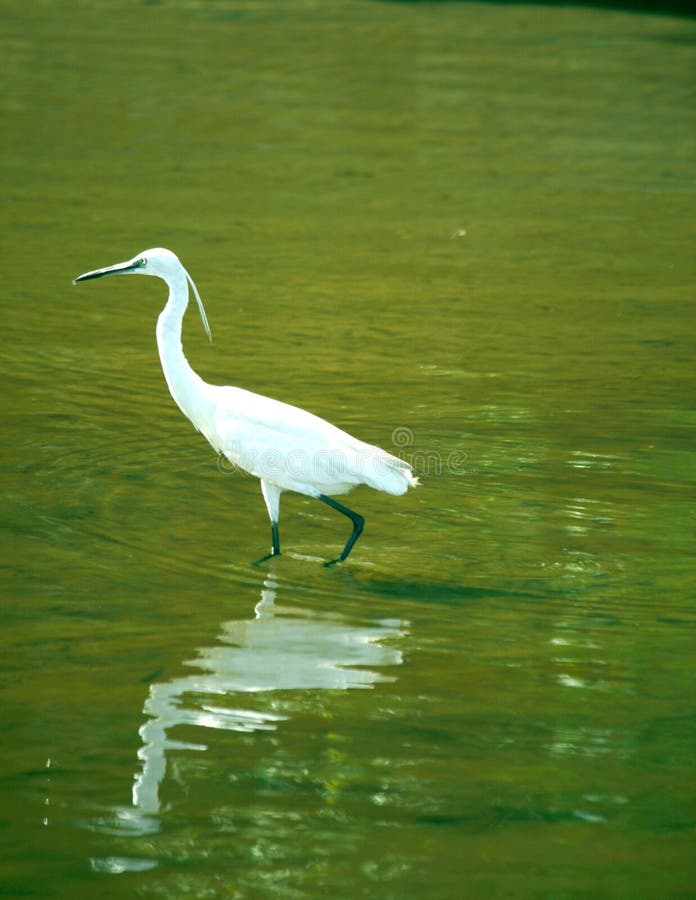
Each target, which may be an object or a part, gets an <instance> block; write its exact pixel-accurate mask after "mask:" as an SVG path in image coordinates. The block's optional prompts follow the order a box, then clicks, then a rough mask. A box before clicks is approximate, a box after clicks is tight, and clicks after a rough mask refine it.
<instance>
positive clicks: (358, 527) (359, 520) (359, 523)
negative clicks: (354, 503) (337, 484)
mask: <svg viewBox="0 0 696 900" xmlns="http://www.w3.org/2000/svg"><path fill="white" fill-rule="evenodd" d="M319 499H320V500H322V501H323V502H324V503H326V504H327V505H328V506H330V507H331V508H332V509H335V510H338V512H340V513H343V515H344V516H348V518H349V519H350V520H351V522H352V523H353V533H352V534H351V536H350V537H349V538H348V541H347V542H346V546H345V547H344V548H343V553H341V555H340V556H339V557H337V558H336V559H332V560H331V562H329V563H327V564H326V565H327V566H332V565H333V564H334V563H337V562H343V560H344V559H346V558H347V556H348V554H349V553H350V551H351V550H352V549H353V544H354V543H355V542H356V541H357V539H358V538H359V537H360V535H361V534H362V530H363V528H364V527H365V519H363V517H362V516H361V515H360V514H359V513H356V512H353V510H352V509H348V507H347V506H344V505H343V504H342V503H337V502H336V501H335V500H332V499H331V497H327V496H326V495H325V494H319Z"/></svg>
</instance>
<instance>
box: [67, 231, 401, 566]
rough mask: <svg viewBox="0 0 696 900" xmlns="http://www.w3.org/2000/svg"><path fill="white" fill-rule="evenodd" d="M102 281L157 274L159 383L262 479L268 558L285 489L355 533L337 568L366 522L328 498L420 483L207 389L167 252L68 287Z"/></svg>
mask: <svg viewBox="0 0 696 900" xmlns="http://www.w3.org/2000/svg"><path fill="white" fill-rule="evenodd" d="M104 275H156V276H157V277H159V278H162V279H163V280H164V281H165V282H166V283H167V285H168V287H169V299H168V301H167V305H166V306H165V307H164V309H163V310H162V312H161V313H160V316H159V319H158V320H157V346H158V348H159V354H160V360H161V362H162V368H163V370H164V377H165V378H166V379H167V384H168V385H169V390H170V392H171V395H172V397H173V398H174V400H175V401H176V403H177V405H178V406H179V408H180V409H181V411H182V412H183V413H184V415H186V416H188V418H189V419H190V420H191V421H192V422H193V424H194V426H195V427H196V429H197V430H198V431H200V432H202V433H203V434H204V435H205V437H206V438H207V439H208V441H209V442H210V443H211V444H212V446H213V448H214V449H215V450H216V451H217V452H218V453H222V454H224V456H225V457H227V459H228V460H230V462H231V463H233V465H235V466H239V468H241V469H244V470H245V471H246V472H249V473H250V474H252V475H255V476H256V477H257V478H260V479H261V491H262V493H263V498H264V500H265V501H266V508H267V509H268V515H269V517H270V519H271V533H272V539H273V544H272V547H271V552H270V554H269V555H268V556H276V555H278V554H279V553H280V539H279V536H278V517H279V510H280V495H281V493H282V492H283V491H285V490H290V491H297V492H298V493H300V494H306V495H307V496H309V497H316V498H317V499H318V500H322V501H323V502H324V503H326V504H328V505H329V506H331V507H332V508H333V509H335V510H337V511H338V512H341V513H343V514H344V515H345V516H348V518H349V519H350V520H351V521H352V523H353V531H352V533H351V535H350V537H349V538H348V541H347V542H346V545H345V547H344V548H343V552H342V553H341V554H340V556H339V557H338V559H336V560H333V562H339V561H341V560H344V559H345V558H346V557H347V556H348V554H349V553H350V551H351V549H352V548H353V544H355V542H356V541H357V539H358V538H359V537H360V534H361V532H362V530H363V526H364V524H365V520H364V519H363V517H362V516H361V515H359V514H358V513H356V512H353V510H351V509H348V507H346V506H343V505H342V504H341V503H338V502H337V501H336V500H332V499H331V497H332V495H334V494H344V493H346V492H348V491H350V490H351V489H352V488H354V487H355V486H356V485H358V484H367V485H369V486H370V487H372V488H375V490H378V491H386V492H387V493H388V494H404V493H405V492H406V491H407V490H408V488H409V487H411V486H414V485H416V484H417V483H418V481H417V479H416V478H414V476H413V472H412V471H411V467H410V466H409V465H408V463H406V462H404V461H403V460H401V459H398V458H397V457H395V456H392V455H391V454H390V453H387V452H386V451H384V450H381V449H380V448H379V447H373V446H372V445H370V444H366V443H364V442H363V441H360V440H358V439H357V438H354V437H352V436H351V435H349V434H347V433H346V432H345V431H341V430H340V429H339V428H336V427H335V426H334V425H331V424H330V423H329V422H326V421H324V419H320V418H319V417H318V416H315V415H312V413H309V412H306V411H305V410H303V409H298V408H297V407H295V406H290V405H289V404H287V403H281V402H280V401H278V400H272V399H270V398H269V397H263V396H261V395H259V394H253V393H251V391H245V390H243V389H242V388H237V387H219V386H217V385H212V384H206V382H205V381H203V379H202V378H200V377H199V376H198V375H197V374H196V373H195V372H194V371H193V369H192V368H191V366H190V365H189V364H188V361H187V359H186V357H185V356H184V351H183V348H182V346H181V323H182V320H183V317H184V313H185V312H186V307H187V306H188V300H189V293H188V285H189V284H190V285H191V287H192V288H193V293H194V295H195V297H196V300H197V302H198V309H199V311H200V314H201V318H202V319H203V325H204V326H205V330H206V332H207V334H208V337H210V328H209V326H208V320H207V319H206V315H205V310H204V309H203V303H202V301H201V298H200V295H199V293H198V291H197V289H196V286H195V284H194V283H193V280H192V278H191V276H190V275H189V274H188V272H187V271H186V269H185V268H184V267H183V266H182V265H181V263H180V262H179V260H178V259H177V257H176V256H175V255H174V254H173V253H172V252H171V251H170V250H164V249H162V248H156V249H154V250H146V251H145V252H144V253H141V254H139V255H138V256H135V257H133V259H130V260H128V261H127V262H123V263H118V264H117V265H115V266H107V267H106V268H104V269H96V270H95V271H93V272H86V273H85V274H84V275H79V276H78V277H77V278H76V279H75V281H74V282H73V283H76V282H78V281H87V280H88V279H90V278H101V277H102V276H104ZM264 558H266V559H267V558H268V557H264Z"/></svg>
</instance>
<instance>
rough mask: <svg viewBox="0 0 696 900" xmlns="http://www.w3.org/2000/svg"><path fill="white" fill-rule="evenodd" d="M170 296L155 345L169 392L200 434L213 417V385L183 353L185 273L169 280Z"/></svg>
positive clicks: (158, 323) (161, 315)
mask: <svg viewBox="0 0 696 900" xmlns="http://www.w3.org/2000/svg"><path fill="white" fill-rule="evenodd" d="M167 283H168V285H169V299H168V300H167V305H166V306H165V307H164V309H163V310H162V312H161V313H160V315H159V318H158V319H157V348H158V350H159V355H160V361H161V363H162V370H163V371H164V377H165V378H166V380H167V385H168V387H169V392H170V394H171V395H172V397H173V398H174V401H175V402H176V404H177V406H178V407H179V409H180V410H181V411H182V412H183V413H184V415H185V416H188V418H189V419H190V420H191V421H192V422H193V424H194V426H195V427H196V428H197V429H198V430H199V431H202V432H203V433H205V432H206V430H207V429H206V425H207V424H208V422H209V420H210V418H211V417H212V413H213V410H212V403H211V393H212V390H213V389H212V386H211V385H209V384H206V382H205V381H203V379H202V378H201V377H200V376H199V375H197V374H196V373H195V372H194V371H193V369H192V368H191V366H190V365H189V363H188V360H187V359H186V357H185V356H184V349H183V347H182V346H181V323H182V320H183V318H184V313H185V312H186V307H187V306H188V299H189V297H188V284H187V282H186V275H185V274H184V273H183V272H182V273H177V275H176V276H175V277H173V278H172V279H171V281H170V280H169V279H168V280H167Z"/></svg>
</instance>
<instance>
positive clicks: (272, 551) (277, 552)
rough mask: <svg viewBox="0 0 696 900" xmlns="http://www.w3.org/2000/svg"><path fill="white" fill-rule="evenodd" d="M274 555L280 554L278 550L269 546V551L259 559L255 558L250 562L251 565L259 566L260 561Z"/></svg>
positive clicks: (262, 561) (263, 561) (271, 557)
mask: <svg viewBox="0 0 696 900" xmlns="http://www.w3.org/2000/svg"><path fill="white" fill-rule="evenodd" d="M276 556H280V550H278V551H276V550H274V549H273V548H271V552H270V553H267V554H266V555H265V556H262V557H261V559H257V560H256V561H255V562H253V563H252V566H260V565H261V563H265V562H268V560H269V559H274V558H275V557H276Z"/></svg>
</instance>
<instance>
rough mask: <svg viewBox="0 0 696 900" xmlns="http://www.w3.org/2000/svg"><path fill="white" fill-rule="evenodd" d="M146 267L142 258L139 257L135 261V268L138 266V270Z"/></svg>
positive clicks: (145, 262)
mask: <svg viewBox="0 0 696 900" xmlns="http://www.w3.org/2000/svg"><path fill="white" fill-rule="evenodd" d="M146 265H147V259H146V258H145V257H144V256H141V257H140V259H139V260H138V261H137V263H136V266H138V268H140V269H142V268H143V266H146Z"/></svg>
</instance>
